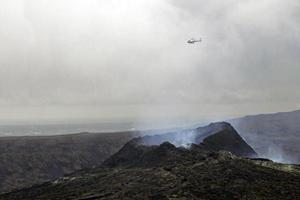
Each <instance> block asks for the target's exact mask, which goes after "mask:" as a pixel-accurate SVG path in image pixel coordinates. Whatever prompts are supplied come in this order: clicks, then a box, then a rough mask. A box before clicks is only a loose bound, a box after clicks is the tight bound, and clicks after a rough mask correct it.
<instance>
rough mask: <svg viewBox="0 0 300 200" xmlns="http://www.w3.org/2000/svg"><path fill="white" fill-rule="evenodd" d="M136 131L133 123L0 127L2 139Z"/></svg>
mask: <svg viewBox="0 0 300 200" xmlns="http://www.w3.org/2000/svg"><path fill="white" fill-rule="evenodd" d="M134 129H135V128H134V127H133V124H132V123H90V124H44V125H40V124H39V125H0V137H3V136H40V135H62V134H72V133H80V132H114V131H125V130H134Z"/></svg>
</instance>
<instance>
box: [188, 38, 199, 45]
mask: <svg viewBox="0 0 300 200" xmlns="http://www.w3.org/2000/svg"><path fill="white" fill-rule="evenodd" d="M196 42H202V39H201V38H200V39H199V40H196V39H194V38H192V39H189V40H188V41H187V43H189V44H195V43H196Z"/></svg>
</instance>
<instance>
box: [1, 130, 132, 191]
mask: <svg viewBox="0 0 300 200" xmlns="http://www.w3.org/2000/svg"><path fill="white" fill-rule="evenodd" d="M136 135H137V133H135V132H120V133H103V134H102V133H101V134H100V133H99V134H96V133H95V134H93V133H80V134H71V135H61V136H45V137H2V138H0V193H1V192H5V191H9V190H12V189H16V188H21V187H25V186H26V187H28V186H30V185H32V184H37V183H42V182H45V181H49V180H52V179H55V178H58V177H61V176H63V175H65V174H69V173H71V172H74V171H77V170H81V169H84V168H92V167H95V166H99V165H100V164H101V163H102V162H103V161H104V160H105V159H106V158H108V157H109V156H111V155H112V154H113V153H115V152H117V151H118V150H119V149H120V148H121V147H122V146H123V145H124V143H126V142H127V141H128V140H130V139H131V138H132V137H135V136H136Z"/></svg>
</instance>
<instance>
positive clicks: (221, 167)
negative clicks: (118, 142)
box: [0, 141, 300, 200]
mask: <svg viewBox="0 0 300 200" xmlns="http://www.w3.org/2000/svg"><path fill="white" fill-rule="evenodd" d="M134 152H137V153H135V154H133V155H132V153H134ZM135 159H136V160H135ZM105 163H106V164H105V165H104V166H102V167H99V168H96V169H93V170H88V171H86V170H85V171H84V170H83V171H80V172H78V173H74V174H72V175H70V176H67V177H63V178H60V179H58V180H55V181H53V182H48V183H44V184H42V185H37V186H33V187H31V188H27V189H22V190H19V191H15V192H11V193H8V194H4V195H2V196H0V200H21V199H22V200H31V199H38V200H42V199H43V200H54V199H69V200H71V199H77V200H78V199H81V200H84V199H85V200H96V199H105V200H112V199H115V200H119V199H124V200H131V199H137V200H138V199H144V200H163V199H166V200H171V199H172V200H226V199H228V200H241V199H266V200H271V199H276V200H295V199H299V198H300V190H299V187H300V170H299V167H298V166H293V165H281V164H276V163H273V162H271V161H265V160H250V159H245V158H239V157H236V156H234V155H232V154H231V153H228V152H222V151H221V152H210V151H208V150H205V149H203V147H202V146H198V145H191V147H190V148H189V149H184V148H176V147H175V146H174V145H172V144H170V143H167V142H166V143H163V144H161V145H159V146H144V145H141V144H140V143H137V141H134V142H132V141H131V142H129V143H127V145H125V146H124V148H123V149H121V150H120V151H119V152H118V153H117V154H115V155H114V156H112V157H111V158H109V159H108V160H107V161H106V162H105Z"/></svg>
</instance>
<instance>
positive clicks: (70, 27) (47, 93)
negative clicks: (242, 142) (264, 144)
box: [0, 0, 300, 123]
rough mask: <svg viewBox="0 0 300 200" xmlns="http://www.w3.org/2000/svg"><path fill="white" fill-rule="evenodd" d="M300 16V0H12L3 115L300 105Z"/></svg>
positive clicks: (2, 49)
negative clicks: (188, 42)
mask: <svg viewBox="0 0 300 200" xmlns="http://www.w3.org/2000/svg"><path fill="white" fill-rule="evenodd" d="M299 22H300V1H299V0H284V1H283V0H260V1H257V0H228V1H223V0H210V1H204V0H188V1H186V0H151V1H150V0H1V1H0V122H1V121H6V120H35V121H42V120H77V119H78V120H79V119H98V120H128V121H136V122H137V123H138V122H140V121H143V120H162V119H164V120H171V119H186V120H189V119H193V120H199V121H201V120H203V119H215V120H217V119H222V118H230V117H235V116H241V115H245V114H255V113H265V112H277V111H287V110H295V109H299V108H300V92H299V85H300V64H299V63H300V23H299ZM191 37H195V38H196V39H197V38H200V37H201V38H202V39H203V42H202V43H197V44H194V45H190V44H187V43H186V41H187V40H188V39H190V38H191Z"/></svg>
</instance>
